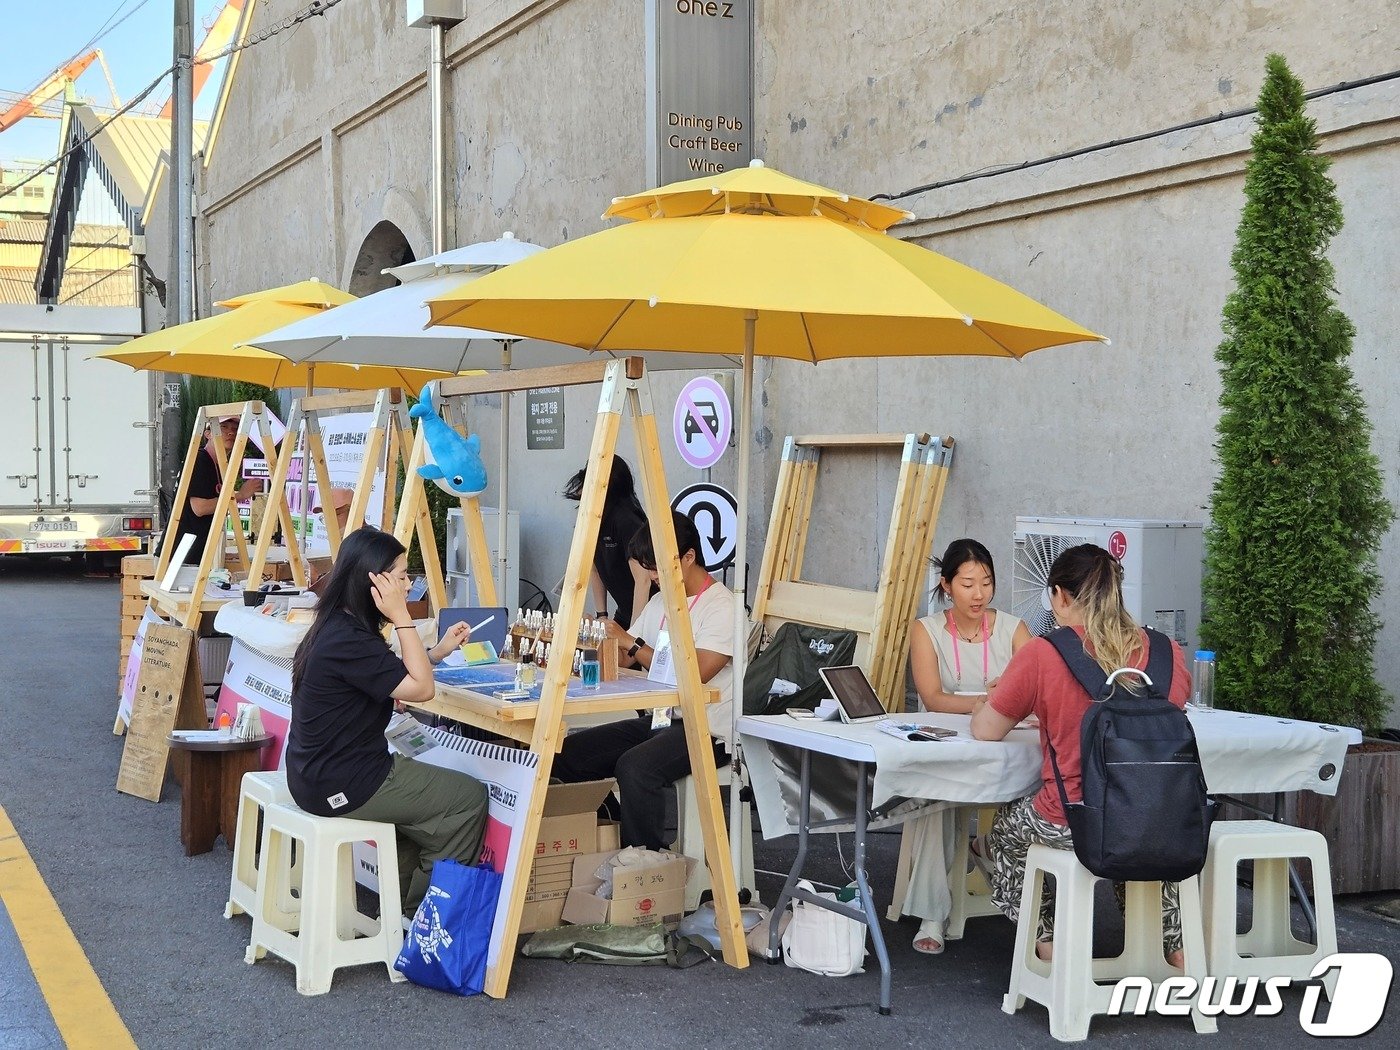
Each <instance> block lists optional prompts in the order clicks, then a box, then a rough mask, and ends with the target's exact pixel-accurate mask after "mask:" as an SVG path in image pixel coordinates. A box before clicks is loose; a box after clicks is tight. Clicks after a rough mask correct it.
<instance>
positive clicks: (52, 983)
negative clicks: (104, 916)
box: [0, 807, 136, 1050]
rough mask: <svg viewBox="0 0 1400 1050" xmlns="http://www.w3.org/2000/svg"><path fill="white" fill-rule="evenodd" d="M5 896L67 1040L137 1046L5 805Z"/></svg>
mask: <svg viewBox="0 0 1400 1050" xmlns="http://www.w3.org/2000/svg"><path fill="white" fill-rule="evenodd" d="M0 899H3V900H4V902H5V910H6V911H8V912H9V913H10V922H11V923H13V924H14V928H15V933H16V934H18V935H19V942H20V944H21V945H22V946H23V947H24V953H25V955H26V956H28V958H29V966H30V969H31V970H33V971H34V979H35V980H36V981H37V982H38V984H39V989H40V991H42V992H43V993H44V999H45V1001H47V1003H48V1005H49V1012H50V1013H51V1014H52V1015H53V1020H54V1024H55V1025H56V1026H57V1028H58V1032H59V1034H60V1035H61V1036H63V1040H64V1042H65V1043H67V1045H68V1046H69V1047H93V1048H94V1050H99V1048H100V1050H115V1048H118V1047H135V1046H136V1043H135V1042H133V1041H132V1038H131V1033H129V1032H128V1031H127V1030H126V1025H124V1024H123V1023H122V1019H121V1017H120V1015H119V1014H118V1013H117V1011H116V1008H115V1007H114V1006H113V1005H112V1000H111V999H109V998H108V997H107V991H106V989H105V988H103V987H102V982H101V981H99V980H98V979H97V974H96V973H94V972H93V969H92V966H91V965H90V964H89V963H88V959H87V956H86V955H85V954H83V949H82V946H81V945H79V944H78V940H77V938H76V937H74V936H73V931H72V930H71V929H70V928H69V926H68V923H67V922H66V921H65V920H64V918H63V913H62V912H60V911H59V910H58V902H57V901H55V900H54V899H53V894H51V893H49V888H48V886H46V885H44V880H43V877H42V876H41V875H40V874H39V869H38V868H36V867H35V866H34V861H33V860H32V859H30V856H29V851H28V850H26V849H25V848H24V843H23V842H22V841H21V840H20V837H19V833H18V832H17V831H15V826H14V825H13V824H11V823H10V818H9V817H8V816H7V815H6V814H5V810H4V808H3V807H0Z"/></svg>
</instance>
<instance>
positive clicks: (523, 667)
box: [519, 649, 535, 689]
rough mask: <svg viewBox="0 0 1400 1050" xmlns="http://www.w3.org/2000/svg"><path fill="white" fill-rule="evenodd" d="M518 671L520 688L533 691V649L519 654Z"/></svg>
mask: <svg viewBox="0 0 1400 1050" xmlns="http://www.w3.org/2000/svg"><path fill="white" fill-rule="evenodd" d="M519 670H520V688H522V689H533V688H534V687H535V651H534V650H533V649H531V650H529V651H528V652H525V653H522V654H521V656H520V664H519Z"/></svg>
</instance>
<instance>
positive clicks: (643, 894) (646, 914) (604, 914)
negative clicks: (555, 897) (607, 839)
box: [562, 850, 694, 926]
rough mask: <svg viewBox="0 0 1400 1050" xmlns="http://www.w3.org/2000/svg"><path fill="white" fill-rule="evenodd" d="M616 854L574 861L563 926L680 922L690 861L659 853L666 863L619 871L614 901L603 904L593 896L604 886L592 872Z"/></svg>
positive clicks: (603, 854) (683, 910) (617, 871)
mask: <svg viewBox="0 0 1400 1050" xmlns="http://www.w3.org/2000/svg"><path fill="white" fill-rule="evenodd" d="M618 852H620V851H618V850H609V851H607V852H606V853H589V854H584V855H583V856H581V857H575V858H574V871H573V885H572V886H571V887H570V888H569V895H568V897H566V898H565V899H564V910H563V912H562V915H563V918H564V921H565V922H573V923H578V924H579V925H588V924H590V923H599V922H608V923H612V924H613V925H614V926H648V925H650V924H652V923H657V922H660V923H671V922H680V920H681V917H682V916H683V915H684V914H685V882H686V877H687V875H688V874H689V870H690V865H691V864H693V863H694V861H692V860H690V858H688V857H683V856H681V855H679V854H676V853H670V852H668V851H664V850H663V851H661V852H662V855H663V856H665V857H666V858H667V859H666V860H665V861H663V862H660V863H657V864H648V865H646V866H644V867H637V868H628V867H623V868H618V869H616V870H615V871H614V873H613V895H612V900H604V899H603V898H602V897H599V896H598V895H597V894H596V892H595V891H596V890H597V889H598V887H600V886H601V885H602V884H603V880H602V879H599V878H598V877H597V875H596V874H595V872H597V870H598V868H599V866H600V865H602V864H603V863H604V862H606V861H608V860H610V859H611V858H612V857H614V856H616V855H617V854H618Z"/></svg>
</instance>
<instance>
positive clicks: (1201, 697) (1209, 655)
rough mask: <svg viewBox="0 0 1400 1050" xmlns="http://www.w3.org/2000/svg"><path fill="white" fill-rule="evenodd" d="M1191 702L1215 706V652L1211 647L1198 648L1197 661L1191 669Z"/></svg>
mask: <svg viewBox="0 0 1400 1050" xmlns="http://www.w3.org/2000/svg"><path fill="white" fill-rule="evenodd" d="M1191 682H1192V688H1191V703H1192V704H1193V705H1194V706H1196V707H1214V706H1215V653H1213V652H1211V651H1210V650H1209V649H1197V650H1196V663H1195V666H1194V667H1193V668H1192V670H1191Z"/></svg>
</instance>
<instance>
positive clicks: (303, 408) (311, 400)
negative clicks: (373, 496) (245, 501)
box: [248, 388, 442, 609]
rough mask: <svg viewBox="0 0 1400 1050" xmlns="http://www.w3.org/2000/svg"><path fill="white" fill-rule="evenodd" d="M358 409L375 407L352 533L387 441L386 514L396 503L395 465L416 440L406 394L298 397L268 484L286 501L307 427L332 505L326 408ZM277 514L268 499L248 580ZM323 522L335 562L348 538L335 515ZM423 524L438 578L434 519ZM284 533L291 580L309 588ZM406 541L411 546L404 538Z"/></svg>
mask: <svg viewBox="0 0 1400 1050" xmlns="http://www.w3.org/2000/svg"><path fill="white" fill-rule="evenodd" d="M356 410H358V411H371V412H372V413H373V419H372V420H371V421H370V425H369V428H368V430H367V431H366V432H365V447H364V458H363V459H362V460H361V463H360V473H359V477H358V478H357V479H356V481H355V490H354V495H353V496H352V497H351V500H350V515H349V519H348V520H349V521H350V522H351V523H352V524H351V526H350V531H353V530H354V529H355V528H358V527H359V525H360V524H362V523H363V522H364V520H365V512H366V511H367V510H368V509H369V497H370V492H371V490H372V489H373V488H374V476H375V473H376V472H377V470H378V467H379V454H380V452H381V451H382V450H383V449H384V446H385V443H386V442H387V443H388V446H389V454H388V457H387V470H386V472H385V475H386V476H385V493H384V505H385V510H386V516H387V515H388V513H389V512H390V511H391V509H392V508H393V506H394V488H395V486H396V484H397V481H396V471H395V468H396V467H397V466H398V462H399V459H400V458H401V457H402V456H404V454H405V450H406V449H407V448H408V447H409V446H410V445H411V444H412V440H413V437H412V435H413V424H412V422H411V420H410V419H409V418H408V408H407V406H406V405H405V404H404V401H403V392H402V391H400V390H399V389H397V388H390V389H384V390H377V391H350V392H347V393H341V394H315V395H308V396H306V397H300V398H297V399H296V400H295V401H293V402H292V411H291V413H290V414H289V415H288V417H287V437H286V438H285V439H284V440H283V442H282V448H281V451H280V453H279V454H278V457H277V464H276V466H275V468H274V469H273V471H272V481H271V485H270V488H271V490H272V491H273V492H275V493H279V494H282V504H283V505H285V503H286V499H285V493H286V490H287V488H286V487H287V478H288V476H289V475H290V473H291V466H292V460H293V458H294V457H295V453H296V445H297V435H298V434H299V433H300V432H301V430H302V429H303V428H305V430H306V452H305V455H306V458H307V459H308V460H309V461H310V464H311V466H313V467H314V468H315V473H316V494H317V498H318V499H319V500H320V503H321V506H323V507H329V506H331V503H332V485H331V473H330V466H329V464H328V462H327V460H326V448H325V443H324V441H323V440H322V435H321V424H322V417H323V415H324V414H325V413H328V412H335V411H356ZM302 469H303V470H306V469H307V464H306V463H303V464H302ZM277 513H278V508H277V506H276V503H275V501H273V500H269V501H268V505H267V509H266V511H265V513H264V517H263V521H262V524H261V526H260V527H259V528H258V541H257V545H256V546H255V548H254V551H253V560H252V564H251V566H250V567H249V569H248V578H249V580H252V581H257V580H258V579H260V578H261V576H262V571H263V567H264V565H265V564H266V561H267V555H268V552H269V550H270V548H271V544H272V535H273V532H274V530H275V528H276V524H277V517H276V515H277ZM324 520H325V523H326V532H327V533H329V536H330V544H331V560H332V561H334V560H335V557H336V555H337V554H338V553H339V552H340V544H341V541H342V540H343V539H344V537H343V536H342V535H341V533H340V522H339V521H338V519H337V518H336V515H335V514H334V513H331V514H326V515H324ZM421 526H422V523H420V528H419V530H418V540H419V544H420V547H421V549H422V550H423V552H424V555H423V556H424V561H425V563H427V561H428V559H429V557H430V556H431V561H432V564H431V566H426V564H425V567H427V568H429V572H428V579H429V580H430V581H431V580H432V579H433V578H434V577H435V576H440V575H441V573H440V571H439V570H440V563H439V561H438V557H437V543H436V541H435V540H434V539H433V530H432V528H431V523H430V522H429V523H427V527H426V528H424V527H421ZM283 535H284V536H286V537H287V538H288V540H289V542H288V544H287V557H288V560H289V561H290V563H291V568H292V579H293V580H294V581H295V583H296V584H297V586H298V587H305V586H306V585H307V583H308V582H309V581H308V576H309V572H308V566H307V565H306V564H305V563H304V562H303V561H302V555H301V549H300V545H299V544H297V543H294V542H291V540H292V538H293V537H294V536H295V535H296V534H295V533H294V532H293V531H292V530H291V529H288V528H286V527H285V525H284V528H283ZM404 542H405V544H407V540H406V539H404ZM438 589H439V591H441V589H442V583H441V580H439V581H438ZM434 608H438V609H440V608H442V605H441V603H438V604H435V606H434Z"/></svg>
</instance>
